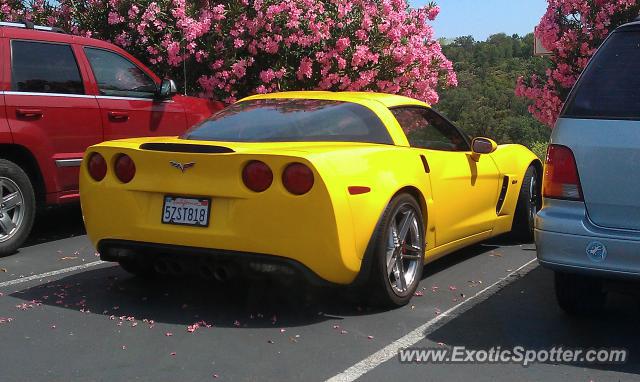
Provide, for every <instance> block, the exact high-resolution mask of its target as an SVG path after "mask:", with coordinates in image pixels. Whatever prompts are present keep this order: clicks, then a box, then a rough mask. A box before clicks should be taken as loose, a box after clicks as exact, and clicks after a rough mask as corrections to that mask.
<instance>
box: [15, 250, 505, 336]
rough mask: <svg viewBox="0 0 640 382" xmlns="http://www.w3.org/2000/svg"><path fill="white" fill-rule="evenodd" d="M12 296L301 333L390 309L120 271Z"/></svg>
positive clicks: (441, 264) (278, 287) (356, 300)
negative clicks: (296, 328)
mask: <svg viewBox="0 0 640 382" xmlns="http://www.w3.org/2000/svg"><path fill="white" fill-rule="evenodd" d="M494 248H495V247H494V246H491V245H477V246H473V247H470V248H468V249H466V250H463V251H459V252H458V253H454V254H451V255H450V256H447V257H445V258H443V259H440V260H438V261H435V262H433V263H431V264H429V265H428V266H427V268H426V269H425V275H424V277H428V276H429V275H432V274H434V273H437V272H439V271H440V270H443V269H446V268H448V267H452V266H454V265H455V264H458V263H460V262H463V261H465V260H467V259H470V258H472V257H474V256H478V255H482V254H485V253H486V252H488V251H490V250H492V249H494ZM11 296H13V297H16V298H20V299H22V300H25V301H27V302H32V301H35V302H38V303H42V304H44V305H50V306H55V307H59V308H60V307H61V308H67V309H72V310H76V311H78V310H83V311H86V310H88V311H89V312H90V313H92V314H102V315H106V316H111V315H113V316H115V317H114V319H118V318H119V317H120V316H126V317H131V316H132V317H135V318H136V319H144V318H146V319H150V320H154V321H155V322H163V323H172V324H184V325H189V324H192V323H194V322H198V321H201V320H204V321H205V322H207V323H210V324H214V325H215V326H218V327H231V326H237V323H236V322H235V321H236V320H240V321H241V322H240V326H241V327H248V328H260V327H274V326H276V327H278V326H288V327H294V326H303V325H309V324H313V323H316V322H322V321H325V320H336V319H340V318H341V317H348V316H359V315H368V314H374V313H379V312H381V311H382V310H381V309H379V308H376V307H372V306H367V305H365V304H363V303H362V300H363V299H362V297H361V296H360V295H359V294H358V291H357V290H354V289H350V288H338V287H336V288H317V287H312V286H310V285H308V284H305V283H295V284H291V285H283V284H281V283H277V282H275V281H269V280H259V281H243V282H242V283H227V284H220V283H215V282H206V281H202V280H199V279H191V278H166V277H157V278H153V279H143V278H137V277H134V276H131V275H129V274H127V273H126V272H124V271H123V270H121V269H120V268H119V267H117V266H114V267H104V268H98V269H92V270H88V271H84V272H82V273H77V274H73V275H71V276H67V277H64V278H62V279H60V280H57V281H52V282H49V283H46V284H41V285H38V286H35V287H32V288H29V289H25V290H22V291H20V292H15V293H13V294H12V295H11ZM274 317H275V320H273V318H274ZM240 318H242V319H240ZM274 321H275V322H274Z"/></svg>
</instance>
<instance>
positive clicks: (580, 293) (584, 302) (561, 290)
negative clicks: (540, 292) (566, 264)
mask: <svg viewBox="0 0 640 382" xmlns="http://www.w3.org/2000/svg"><path fill="white" fill-rule="evenodd" d="M555 291H556V300H557V301H558V305H559V306H560V308H562V310H564V311H565V312H566V313H567V314H569V315H579V314H593V313H597V312H598V311H600V310H601V309H602V307H603V306H604V304H605V302H606V300H607V294H606V292H605V291H604V283H603V282H602V279H599V278H596V277H589V276H583V275H578V274H572V273H563V272H556V273H555Z"/></svg>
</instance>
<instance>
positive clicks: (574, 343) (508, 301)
mask: <svg viewBox="0 0 640 382" xmlns="http://www.w3.org/2000/svg"><path fill="white" fill-rule="evenodd" d="M636 287H637V286H636ZM553 293H554V291H553V273H552V272H551V271H548V270H545V269H543V268H537V269H535V270H533V271H532V272H530V273H529V274H528V275H527V276H525V277H524V278H522V279H520V280H518V281H516V282H514V283H513V284H510V285H509V286H508V287H506V288H504V289H502V290H501V291H499V292H498V293H496V294H495V295H493V296H491V297H490V298H489V299H487V300H486V301H484V302H482V303H480V304H478V305H476V306H474V307H473V308H471V309H470V310H468V311H466V312H464V313H463V314H462V315H460V316H458V317H457V318H455V319H454V320H452V321H451V322H449V323H447V324H445V325H444V326H442V327H441V328H439V329H437V330H436V331H435V332H433V333H431V334H429V335H428V336H427V338H428V339H429V340H431V341H434V342H442V343H445V344H447V345H448V346H465V347H467V348H468V349H477V350H489V349H491V348H492V347H496V346H501V347H502V349H509V348H513V347H515V346H523V347H524V348H525V349H532V350H542V349H550V348H552V347H554V346H562V347H564V348H565V349H567V348H584V349H592V348H596V349H599V348H625V349H627V350H628V351H629V360H628V362H627V363H625V364H621V365H596V364H591V365H589V364H575V366H576V367H584V368H591V369H599V370H613V371H620V372H626V373H634V374H639V373H640V341H638V339H640V336H639V335H638V333H639V328H638V318H639V316H640V314H639V312H638V309H637V304H636V302H637V300H635V299H634V298H633V297H631V296H626V295H620V294H610V297H609V301H608V304H607V308H606V310H605V311H604V312H602V314H600V315H597V316H593V317H570V316H567V315H566V314H564V313H563V312H562V311H561V310H560V308H559V307H558V306H557V305H556V301H555V297H554V294H553Z"/></svg>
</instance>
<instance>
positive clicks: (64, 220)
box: [23, 203, 86, 247]
mask: <svg viewBox="0 0 640 382" xmlns="http://www.w3.org/2000/svg"><path fill="white" fill-rule="evenodd" d="M85 233H86V231H85V229H84V222H83V221H82V211H81V209H80V204H79V203H71V204H67V205H63V206H56V207H48V208H46V209H43V210H41V211H38V215H37V216H36V221H35V223H34V225H33V229H32V230H31V234H30V235H29V238H28V239H27V242H26V243H25V244H24V245H23V246H24V247H28V246H32V245H36V244H42V243H46V242H48V241H54V240H60V239H66V238H69V237H73V236H80V235H84V234H85Z"/></svg>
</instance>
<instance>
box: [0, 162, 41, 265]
mask: <svg viewBox="0 0 640 382" xmlns="http://www.w3.org/2000/svg"><path fill="white" fill-rule="evenodd" d="M35 216H36V199H35V193H34V191H33V186H32V185H31V181H30V179H29V176H27V174H26V173H25V172H24V171H23V170H22V169H21V168H20V166H18V165H17V164H15V163H13V162H10V161H8V160H5V159H0V256H6V255H9V254H12V253H14V252H15V251H16V250H17V249H18V248H20V246H21V245H22V244H24V242H25V241H26V240H27V237H28V236H29V233H30V232H31V228H32V227H33V222H34V220H35Z"/></svg>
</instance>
